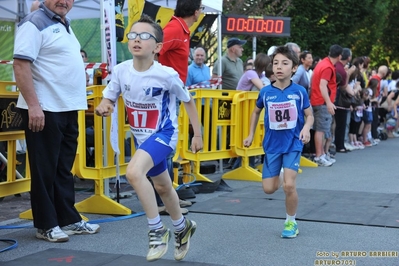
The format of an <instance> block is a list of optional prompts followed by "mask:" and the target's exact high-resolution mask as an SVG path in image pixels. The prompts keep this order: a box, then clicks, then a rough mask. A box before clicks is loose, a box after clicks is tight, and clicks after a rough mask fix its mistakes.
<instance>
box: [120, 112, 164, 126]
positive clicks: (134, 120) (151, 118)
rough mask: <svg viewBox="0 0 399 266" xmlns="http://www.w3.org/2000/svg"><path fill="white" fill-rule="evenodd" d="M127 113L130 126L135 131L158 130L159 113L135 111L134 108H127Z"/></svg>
mask: <svg viewBox="0 0 399 266" xmlns="http://www.w3.org/2000/svg"><path fill="white" fill-rule="evenodd" d="M126 109H127V113H128V118H129V124H130V126H131V127H132V128H135V129H149V130H154V129H156V126H157V122H158V118H159V111H158V110H156V109H153V110H143V109H135V108H132V107H127V108H126Z"/></svg>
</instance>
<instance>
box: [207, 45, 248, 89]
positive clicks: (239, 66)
mask: <svg viewBox="0 0 399 266" xmlns="http://www.w3.org/2000/svg"><path fill="white" fill-rule="evenodd" d="M246 42H247V41H245V40H240V39H238V38H230V39H229V40H228V41H227V52H226V54H225V55H224V56H223V57H222V58H221V59H220V60H221V61H222V69H221V74H222V80H223V85H222V88H223V89H224V90H235V89H236V88H237V84H238V81H239V80H240V78H241V76H242V75H243V73H244V67H243V62H242V60H241V59H240V57H241V56H242V52H243V50H244V48H243V47H242V46H243V45H244V44H245V43H246ZM218 73H219V59H218V60H217V61H216V62H215V64H214V66H213V71H212V74H213V75H212V78H217V77H218V76H219V74H218Z"/></svg>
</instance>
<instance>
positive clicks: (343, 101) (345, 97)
mask: <svg viewBox="0 0 399 266" xmlns="http://www.w3.org/2000/svg"><path fill="white" fill-rule="evenodd" d="M352 103H353V96H352V95H350V94H348V93H347V92H346V91H344V90H342V89H341V88H339V98H338V103H337V104H338V106H341V107H344V108H349V107H350V106H351V105H352Z"/></svg>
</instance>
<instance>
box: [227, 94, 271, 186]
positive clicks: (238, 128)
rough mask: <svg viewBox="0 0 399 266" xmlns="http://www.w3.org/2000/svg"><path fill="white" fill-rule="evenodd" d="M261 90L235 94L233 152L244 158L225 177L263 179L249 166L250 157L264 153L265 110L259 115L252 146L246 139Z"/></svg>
mask: <svg viewBox="0 0 399 266" xmlns="http://www.w3.org/2000/svg"><path fill="white" fill-rule="evenodd" d="M258 95H259V92H241V93H239V94H236V95H234V98H233V104H232V108H231V111H232V114H231V116H232V120H231V123H232V124H231V143H230V145H231V147H232V150H233V152H234V153H235V154H236V155H238V156H240V157H241V158H242V162H241V167H239V168H237V169H234V170H232V171H229V172H227V173H225V174H224V175H223V179H234V180H245V181H262V174H261V172H259V171H257V170H256V169H254V168H252V167H250V166H249V157H250V156H257V155H262V154H264V152H263V146H262V141H263V137H264V134H265V128H264V121H263V120H264V111H262V113H261V114H260V116H259V122H258V125H257V128H256V131H255V135H254V139H253V142H252V145H251V147H249V148H245V147H244V145H243V142H244V139H245V138H246V137H247V136H248V135H249V127H250V123H251V114H252V111H253V110H254V108H255V104H256V99H257V98H258Z"/></svg>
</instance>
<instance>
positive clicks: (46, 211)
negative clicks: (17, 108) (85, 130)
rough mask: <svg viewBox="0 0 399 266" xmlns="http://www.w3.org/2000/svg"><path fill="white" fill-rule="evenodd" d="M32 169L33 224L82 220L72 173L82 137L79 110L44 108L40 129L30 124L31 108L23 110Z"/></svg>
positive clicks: (47, 225)
mask: <svg viewBox="0 0 399 266" xmlns="http://www.w3.org/2000/svg"><path fill="white" fill-rule="evenodd" d="M21 115H22V120H23V126H24V129H25V138H26V145H27V150H28V156H29V157H28V158H29V166H30V173H31V206H32V213H33V225H34V227H36V228H39V229H50V228H53V227H55V226H57V225H59V226H65V225H68V224H72V223H76V222H78V221H80V220H81V218H80V215H79V213H78V211H77V210H76V209H75V207H74V205H75V190H74V180H73V175H72V173H71V169H72V166H73V163H74V161H75V156H76V149H77V139H78V134H79V133H78V122H77V118H78V113H77V111H71V112H60V113H53V112H44V115H45V126H44V129H43V130H42V131H40V132H32V131H31V130H30V129H29V128H28V121H29V117H28V111H27V110H21Z"/></svg>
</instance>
